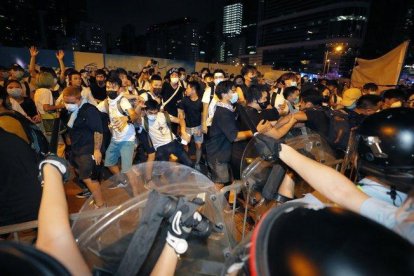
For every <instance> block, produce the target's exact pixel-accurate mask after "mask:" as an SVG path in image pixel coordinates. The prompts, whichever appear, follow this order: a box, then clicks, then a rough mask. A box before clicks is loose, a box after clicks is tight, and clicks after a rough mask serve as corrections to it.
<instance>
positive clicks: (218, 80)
mask: <svg viewBox="0 0 414 276" xmlns="http://www.w3.org/2000/svg"><path fill="white" fill-rule="evenodd" d="M223 80H224V79H223V78H218V79H214V84H215V85H218V84H219V83H220V82H222V81H223Z"/></svg>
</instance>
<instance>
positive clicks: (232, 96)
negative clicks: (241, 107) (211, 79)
mask: <svg viewBox="0 0 414 276" xmlns="http://www.w3.org/2000/svg"><path fill="white" fill-rule="evenodd" d="M238 99H239V94H237V93H233V94H232V95H231V99H230V102H231V103H232V104H235V103H237V100H238Z"/></svg>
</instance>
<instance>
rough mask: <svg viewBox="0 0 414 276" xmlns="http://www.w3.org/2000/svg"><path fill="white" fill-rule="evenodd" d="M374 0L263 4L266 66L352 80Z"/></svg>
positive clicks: (261, 48) (266, 0)
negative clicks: (329, 73)
mask: <svg viewBox="0 0 414 276" xmlns="http://www.w3.org/2000/svg"><path fill="white" fill-rule="evenodd" d="M370 2H371V1H370V0H361V1H351V0H346V1H335V0H323V1H322V0H321V1H313V0H303V1H294V2H292V1H290V0H262V1H261V7H260V19H259V23H258V49H257V54H258V56H259V58H260V59H261V60H262V63H263V64H270V65H273V66H274V67H276V68H278V69H284V70H294V71H302V72H313V73H317V72H321V73H322V72H325V73H326V72H327V71H331V72H332V71H334V72H337V73H339V74H340V75H343V74H348V73H349V70H350V69H351V68H352V66H353V62H354V59H355V56H357V55H358V51H359V49H360V47H361V44H362V42H363V39H364V36H365V32H366V26H367V22H368V15H369V8H370Z"/></svg>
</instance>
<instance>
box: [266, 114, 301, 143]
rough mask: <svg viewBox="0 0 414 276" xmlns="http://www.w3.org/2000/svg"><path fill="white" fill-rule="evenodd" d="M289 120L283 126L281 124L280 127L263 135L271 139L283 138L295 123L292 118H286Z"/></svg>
mask: <svg viewBox="0 0 414 276" xmlns="http://www.w3.org/2000/svg"><path fill="white" fill-rule="evenodd" d="M286 117H288V118H289V121H288V122H287V123H285V124H283V125H282V126H281V127H279V128H276V127H273V128H272V129H270V130H269V131H268V132H266V133H265V135H266V136H269V137H272V138H273V139H280V138H282V137H283V136H285V135H286V133H288V132H289V130H290V129H291V128H292V127H293V125H294V124H295V123H296V120H295V118H294V117H293V116H286ZM286 117H285V118H286Z"/></svg>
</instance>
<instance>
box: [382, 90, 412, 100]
mask: <svg viewBox="0 0 414 276" xmlns="http://www.w3.org/2000/svg"><path fill="white" fill-rule="evenodd" d="M382 98H383V99H384V100H385V99H398V100H400V101H402V102H405V100H406V96H405V93H404V91H402V90H399V89H388V90H385V91H384V93H383V94H382Z"/></svg>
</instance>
